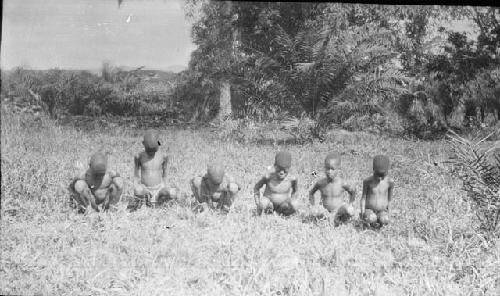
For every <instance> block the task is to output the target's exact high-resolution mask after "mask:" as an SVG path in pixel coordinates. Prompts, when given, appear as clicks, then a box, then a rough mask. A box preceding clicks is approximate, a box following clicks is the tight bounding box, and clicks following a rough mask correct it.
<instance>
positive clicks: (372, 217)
mask: <svg viewBox="0 0 500 296" xmlns="http://www.w3.org/2000/svg"><path fill="white" fill-rule="evenodd" d="M363 219H364V220H365V221H366V222H368V223H370V224H372V223H376V222H377V214H375V212H374V211H372V210H370V209H366V211H365V214H364V217H363Z"/></svg>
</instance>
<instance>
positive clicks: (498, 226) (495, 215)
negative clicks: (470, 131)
mask: <svg viewBox="0 0 500 296" xmlns="http://www.w3.org/2000/svg"><path fill="white" fill-rule="evenodd" d="M496 133H498V131H496ZM489 136H491V135H489ZM489 136H487V137H485V138H483V139H479V140H476V141H469V140H467V139H465V138H462V137H460V136H458V135H457V134H455V133H452V134H450V135H449V140H450V143H451V144H452V147H453V149H454V152H455V156H454V157H453V162H452V163H453V164H454V166H453V169H452V173H453V174H454V175H456V176H457V177H459V178H460V179H461V180H462V182H463V189H464V190H465V191H466V192H467V197H468V198H469V201H470V202H471V203H472V205H473V206H474V209H475V212H476V215H477V218H478V219H479V223H480V225H479V226H480V229H481V230H482V231H485V232H486V233H487V234H488V235H493V236H496V237H498V235H500V154H499V151H498V148H499V147H495V145H490V146H491V147H490V148H489V149H485V148H482V147H481V144H482V143H483V142H484V141H485V140H486V139H487V138H489Z"/></svg>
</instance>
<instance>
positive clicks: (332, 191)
mask: <svg viewBox="0 0 500 296" xmlns="http://www.w3.org/2000/svg"><path fill="white" fill-rule="evenodd" d="M340 169H341V157H340V155H339V154H338V153H330V154H328V155H327V156H326V158H325V175H326V177H325V178H322V179H321V180H319V181H318V182H316V184H314V186H313V187H312V188H311V190H310V191H309V201H310V203H311V205H312V206H313V211H312V212H313V213H312V214H313V215H314V216H323V215H325V214H326V213H327V212H328V213H330V214H331V215H332V218H334V221H335V222H336V223H340V222H345V221H347V220H349V219H350V218H351V217H352V216H353V215H354V207H353V206H352V204H353V202H354V200H355V199H356V190H355V188H353V186H351V184H349V183H348V182H346V181H345V180H344V179H343V178H342V177H341V176H340V175H339V172H340ZM317 191H319V192H320V193H321V201H322V204H323V208H320V207H315V205H316V204H318V200H317V198H315V196H314V194H315V193H316V192H317ZM344 192H347V193H348V194H349V204H346V203H345V202H344V198H343V194H344Z"/></svg>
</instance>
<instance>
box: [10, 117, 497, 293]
mask: <svg viewBox="0 0 500 296" xmlns="http://www.w3.org/2000/svg"><path fill="white" fill-rule="evenodd" d="M161 132H162V139H163V143H164V144H165V145H164V146H162V149H167V150H168V151H169V154H170V156H171V165H170V174H171V178H170V180H171V182H172V183H174V184H177V185H178V186H179V187H180V189H181V190H182V191H183V192H185V193H186V194H188V193H189V187H188V180H189V179H190V178H191V177H192V176H194V175H195V174H201V173H203V171H204V170H205V169H206V166H205V164H206V163H207V161H208V160H209V159H211V158H215V159H219V160H223V161H224V162H225V163H226V171H228V172H229V173H230V174H232V175H233V176H234V177H235V178H236V179H237V181H238V182H239V183H240V184H242V185H243V190H242V192H241V193H240V195H239V198H238V200H237V201H236V204H235V207H234V209H233V210H232V212H230V213H229V214H227V215H220V214H211V213H206V214H200V215H195V214H193V213H192V212H191V211H190V210H189V207H188V206H187V205H186V203H183V204H179V205H171V206H169V207H166V208H162V209H155V210H152V209H147V208H143V209H141V210H139V211H137V212H135V213H128V212H126V211H125V206H126V204H125V201H123V203H121V204H120V205H119V207H118V208H117V209H115V210H114V211H112V212H110V213H92V214H89V215H78V214H76V213H74V212H72V211H71V210H70V209H69V207H68V205H67V199H68V196H67V193H66V191H65V186H66V185H67V183H68V182H69V180H70V178H71V177H72V176H73V174H74V173H75V172H76V171H77V167H78V166H81V165H82V164H86V163H87V160H88V158H89V156H90V155H91V154H92V152H94V151H96V150H97V149H98V148H99V147H101V146H102V147H104V148H105V149H107V150H108V151H109V152H110V153H111V154H110V164H111V165H110V166H111V168H112V169H115V170H117V171H119V172H120V173H121V174H122V176H124V179H125V181H126V183H127V185H129V186H127V188H126V192H125V195H126V196H129V195H130V194H131V193H132V192H131V187H130V182H131V180H132V174H133V162H132V159H133V154H134V153H135V152H137V151H139V150H141V149H142V146H141V135H142V131H141V130H138V129H137V130H136V129H125V128H120V127H116V128H114V129H107V130H94V131H78V130H76V129H73V128H69V127H61V126H56V125H54V123H53V122H51V121H49V120H46V119H44V118H42V119H41V121H40V122H34V121H33V119H31V118H29V117H19V116H13V115H10V114H8V113H6V112H4V111H3V110H2V136H1V137H2V139H1V149H2V150H1V151H2V154H1V159H2V187H1V198H2V208H1V229H0V231H1V241H0V250H1V259H0V294H22V295H34V294H43V295H499V294H500V246H499V244H497V245H496V246H493V247H489V248H486V246H485V242H483V241H481V239H480V237H479V236H478V235H476V233H475V232H474V229H473V223H474V219H473V217H474V215H473V213H472V212H471V211H470V208H469V206H468V204H467V203H466V202H464V201H463V193H462V192H461V191H460V190H459V188H460V184H459V183H458V182H457V181H455V180H453V179H452V178H450V177H449V176H448V175H447V174H446V173H445V171H444V170H443V168H441V167H439V166H434V165H433V164H432V163H433V162H434V161H435V160H438V161H439V160H442V159H444V158H445V157H446V150H447V146H446V144H445V143H444V142H412V141H406V140H400V139H391V138H385V137H383V136H374V135H366V134H362V133H353V134H347V133H337V134H335V133H334V134H333V136H331V137H329V140H328V141H326V142H324V143H314V144H309V145H304V146H287V147H274V146H255V145H242V144H238V143H234V142H220V141H217V137H216V136H215V133H214V132H212V131H209V130H198V131H194V130H189V129H163V130H161ZM278 149H288V150H289V151H290V152H291V153H292V155H293V157H294V159H293V166H292V174H295V175H296V176H297V177H298V178H299V188H300V189H299V196H300V198H301V199H302V200H303V201H304V202H306V200H307V189H308V187H309V186H310V185H311V184H312V182H314V180H315V177H314V176H313V175H312V174H311V172H313V171H318V173H319V176H321V175H322V174H323V172H322V163H323V157H324V156H325V154H326V153H327V152H328V151H331V150H334V149H335V150H338V151H341V152H342V153H343V169H344V175H345V176H346V177H348V178H351V179H352V180H355V181H356V184H357V191H358V199H357V201H356V206H357V207H358V206H359V196H360V194H361V180H362V179H363V178H364V177H366V176H368V175H369V174H370V173H371V172H370V169H371V157H373V156H374V155H375V154H378V153H387V154H388V155H389V156H390V157H391V159H392V163H393V164H392V171H391V175H392V176H393V178H394V179H395V183H396V189H395V198H394V202H393V205H392V219H393V223H392V224H391V225H389V226H388V227H386V228H383V229H381V230H380V231H373V230H362V229H360V228H359V227H356V225H355V224H356V223H353V224H347V225H343V226H340V227H336V228H334V227H333V226H331V225H329V224H328V223H327V222H325V221H319V222H317V223H313V222H309V221H305V220H303V219H301V217H298V216H295V217H291V218H283V217H279V216H273V215H271V216H266V217H256V216H255V215H254V208H255V206H254V204H253V198H252V194H251V193H252V187H253V185H254V184H255V182H256V181H257V180H258V179H259V177H260V176H261V175H262V174H263V172H264V171H265V169H266V167H267V166H268V165H271V164H272V161H273V156H274V153H275V151H276V150H278Z"/></svg>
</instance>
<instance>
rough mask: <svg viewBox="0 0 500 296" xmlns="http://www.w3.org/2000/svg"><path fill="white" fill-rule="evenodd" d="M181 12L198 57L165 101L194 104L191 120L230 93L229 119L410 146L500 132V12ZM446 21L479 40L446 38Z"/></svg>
mask: <svg viewBox="0 0 500 296" xmlns="http://www.w3.org/2000/svg"><path fill="white" fill-rule="evenodd" d="M186 4H187V5H186V14H187V16H188V17H190V18H191V20H192V21H193V29H192V37H193V41H194V43H195V44H196V45H198V48H197V49H196V50H195V51H194V52H193V53H192V56H191V61H190V64H189V70H188V71H186V72H185V73H183V83H181V84H180V85H179V86H178V88H177V89H176V91H175V94H174V95H175V96H176V97H179V98H184V101H186V100H188V101H191V102H192V103H191V105H190V106H192V108H194V109H196V110H192V114H193V116H195V117H198V118H206V117H208V118H211V117H213V116H214V114H216V113H217V110H218V109H220V108H221V106H222V105H223V104H226V103H227V102H221V100H219V99H218V95H219V93H220V92H221V91H219V89H222V86H223V85H224V84H228V83H229V84H230V86H231V95H232V96H231V103H232V111H233V113H234V116H235V117H251V118H258V119H276V117H281V118H283V117H286V115H288V116H295V117H299V116H301V115H302V114H305V115H306V116H308V117H310V118H313V119H315V120H318V122H319V123H321V124H322V125H326V126H329V125H331V124H338V125H342V126H343V127H345V128H351V129H365V128H368V127H372V128H375V129H379V130H388V131H391V132H402V131H403V130H406V131H409V132H411V133H413V134H416V135H419V136H427V135H429V132H437V131H442V130H446V129H447V128H448V127H453V128H463V127H467V126H473V125H482V126H483V127H484V126H485V125H494V124H497V123H498V115H499V111H500V56H499V54H500V52H499V48H500V23H499V22H500V9H499V8H490V7H475V8H471V7H438V6H434V7H430V6H409V7H406V6H382V5H352V4H338V3H264V2H258V3H252V2H234V3H233V2H214V1H204V0H201V1H197V0H187V3H186ZM451 20H463V21H464V22H469V23H470V25H471V27H473V28H475V29H476V30H477V31H479V33H478V35H477V37H476V38H475V39H471V38H472V37H473V36H470V35H469V36H467V35H466V34H465V33H462V32H455V31H453V28H450V27H446V26H445V24H446V23H447V21H451ZM195 102H196V103H195ZM185 103H186V104H188V102H185ZM200 103H201V104H200ZM221 103H223V104H221ZM488 116H489V117H488Z"/></svg>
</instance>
